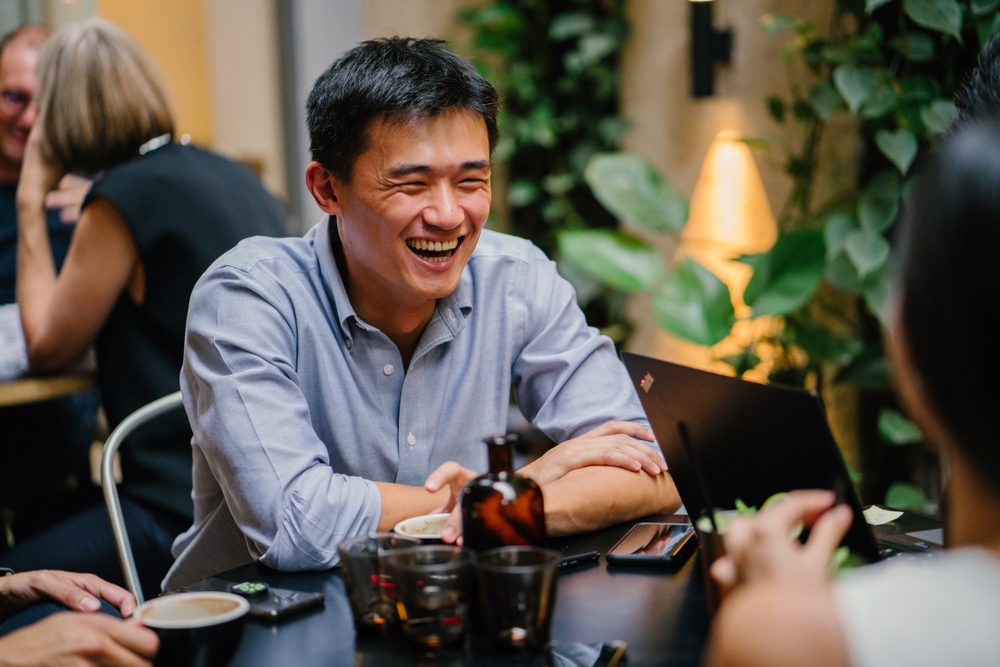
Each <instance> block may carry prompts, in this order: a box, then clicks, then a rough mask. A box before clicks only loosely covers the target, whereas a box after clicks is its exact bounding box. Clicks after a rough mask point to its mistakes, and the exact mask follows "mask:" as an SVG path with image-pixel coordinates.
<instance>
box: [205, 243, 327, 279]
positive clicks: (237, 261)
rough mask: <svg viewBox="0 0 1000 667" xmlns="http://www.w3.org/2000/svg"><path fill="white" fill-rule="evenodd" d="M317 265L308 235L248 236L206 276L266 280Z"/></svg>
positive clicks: (219, 260) (211, 267) (307, 269)
mask: <svg viewBox="0 0 1000 667" xmlns="http://www.w3.org/2000/svg"><path fill="white" fill-rule="evenodd" d="M317 261H318V260H317V257H316V252H315V248H314V245H313V243H312V234H311V233H310V234H306V235H305V236H289V237H274V236H251V237H248V238H245V239H243V240H242V241H240V242H239V243H237V244H236V245H235V246H234V247H233V248H232V249H231V250H228V251H227V252H225V253H223V254H222V255H221V256H219V258H218V259H216V260H215V261H214V262H213V263H212V265H211V266H210V267H209V268H208V270H207V271H206V275H207V274H211V273H213V272H218V271H220V270H232V269H235V270H237V271H239V272H242V273H245V274H248V275H253V276H256V277H257V278H258V279H265V278H266V277H267V276H276V277H280V276H282V275H288V274H293V273H303V272H309V271H311V270H313V269H314V268H315V267H316V264H317Z"/></svg>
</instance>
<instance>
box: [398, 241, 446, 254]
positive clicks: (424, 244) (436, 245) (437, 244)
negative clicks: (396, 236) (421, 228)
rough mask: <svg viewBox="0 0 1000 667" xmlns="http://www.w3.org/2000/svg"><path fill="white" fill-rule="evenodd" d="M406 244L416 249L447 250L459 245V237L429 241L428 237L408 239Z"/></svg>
mask: <svg viewBox="0 0 1000 667" xmlns="http://www.w3.org/2000/svg"><path fill="white" fill-rule="evenodd" d="M406 245H408V246H410V247H411V248H413V249H414V250H426V251H429V252H446V251H450V250H454V249H455V248H457V247H458V239H453V240H451V241H443V242H442V241H428V240H426V239H407V241H406Z"/></svg>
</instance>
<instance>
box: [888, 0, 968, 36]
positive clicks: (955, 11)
mask: <svg viewBox="0 0 1000 667" xmlns="http://www.w3.org/2000/svg"><path fill="white" fill-rule="evenodd" d="M903 11H905V12H906V15H907V16H909V17H910V18H911V19H912V20H913V22H914V23H916V24H917V25H921V26H923V27H925V28H930V29H931V30H937V31H938V32H943V33H944V34H946V35H951V36H952V37H954V38H955V39H956V40H958V41H959V42H961V41H962V8H961V6H959V4H958V2H956V0H903Z"/></svg>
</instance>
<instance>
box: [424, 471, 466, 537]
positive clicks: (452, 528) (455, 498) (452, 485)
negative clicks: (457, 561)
mask: <svg viewBox="0 0 1000 667" xmlns="http://www.w3.org/2000/svg"><path fill="white" fill-rule="evenodd" d="M478 476H479V475H478V474H477V473H475V472H473V471H471V470H469V469H468V468H463V467H462V466H460V465H459V464H457V463H455V462H454V461H447V462H445V463H442V464H441V465H439V466H438V467H437V469H436V470H434V472H432V473H431V474H430V475H428V476H427V480H426V481H425V482H424V488H425V489H426V490H427V491H429V492H430V493H436V492H438V491H440V490H441V489H443V488H445V487H448V491H449V494H448V500H447V502H445V504H444V505H442V506H441V507H439V508H438V509H437V510H436V512H435V513H440V512H450V513H451V516H450V517H448V520H447V521H446V522H445V524H444V528H442V529H441V541H442V542H445V543H452V542H454V543H457V544H461V543H462V505H461V502H460V499H459V494H460V493H461V492H462V487H464V486H465V484H466V483H467V482H468V481H469V480H472V479H475V478H476V477H478Z"/></svg>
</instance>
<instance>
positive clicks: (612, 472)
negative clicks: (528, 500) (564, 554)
mask: <svg viewBox="0 0 1000 667" xmlns="http://www.w3.org/2000/svg"><path fill="white" fill-rule="evenodd" d="M542 494H543V496H544V498H545V524H546V530H547V532H548V534H549V535H551V536H559V535H571V534H574V533H582V532H587V531H591V530H597V529H598V528H603V527H605V526H610V525H613V524H616V523H621V522H622V521H630V520H632V519H636V518H639V517H641V516H646V515H647V514H667V513H671V512H673V511H674V510H676V509H677V508H678V507H679V506H680V496H678V494H677V488H676V487H675V486H674V480H673V478H672V477H671V476H670V473H661V474H659V475H656V476H650V475H647V474H646V473H644V472H631V471H629V470H625V469H623V468H616V467H612V466H588V467H586V468H580V469H578V470H573V471H571V472H568V473H566V474H565V475H563V476H562V477H561V478H559V479H557V480H555V481H553V482H549V483H548V484H545V485H544V486H543V487H542Z"/></svg>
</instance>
